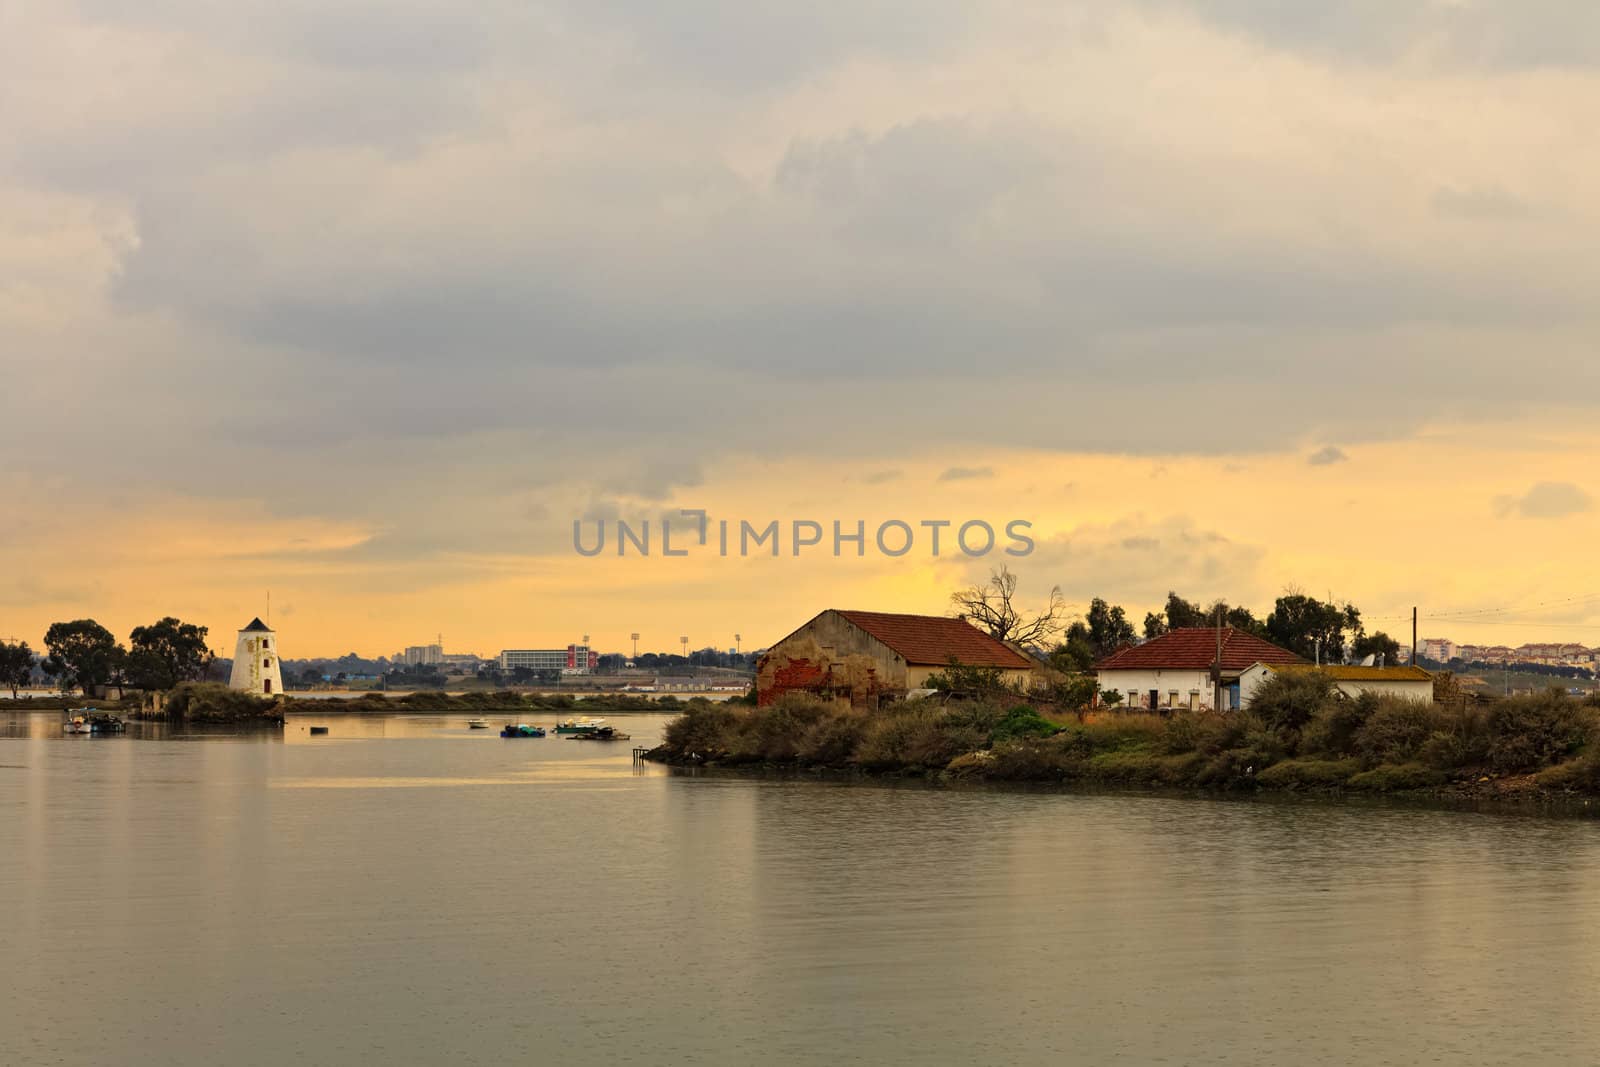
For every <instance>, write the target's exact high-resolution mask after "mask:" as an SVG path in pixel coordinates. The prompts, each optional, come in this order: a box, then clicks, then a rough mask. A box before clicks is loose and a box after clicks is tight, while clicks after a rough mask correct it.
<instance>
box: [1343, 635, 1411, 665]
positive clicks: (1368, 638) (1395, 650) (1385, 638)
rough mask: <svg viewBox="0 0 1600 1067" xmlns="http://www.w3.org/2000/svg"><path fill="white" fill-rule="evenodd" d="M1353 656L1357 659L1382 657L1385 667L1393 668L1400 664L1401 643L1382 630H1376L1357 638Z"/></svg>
mask: <svg viewBox="0 0 1600 1067" xmlns="http://www.w3.org/2000/svg"><path fill="white" fill-rule="evenodd" d="M1353 655H1354V656H1355V657H1356V659H1366V658H1367V657H1368V656H1382V657H1383V663H1384V666H1386V667H1393V666H1394V665H1395V664H1396V663H1399V662H1400V642H1399V641H1396V640H1395V639H1394V638H1392V637H1390V636H1389V635H1388V634H1386V633H1384V632H1383V631H1382V630H1375V631H1373V632H1372V633H1370V634H1362V635H1361V636H1360V637H1358V638H1356V643H1355V647H1354V649H1353Z"/></svg>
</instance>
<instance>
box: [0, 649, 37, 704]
mask: <svg viewBox="0 0 1600 1067" xmlns="http://www.w3.org/2000/svg"><path fill="white" fill-rule="evenodd" d="M32 678H33V649H31V648H29V647H28V642H26V641H18V642H17V643H16V644H14V645H8V644H4V643H0V686H9V687H10V688H11V698H12V699H13V700H15V699H16V696H17V690H18V689H21V688H22V687H23V686H25V685H27V684H28V682H29V681H30V680H31V679H32Z"/></svg>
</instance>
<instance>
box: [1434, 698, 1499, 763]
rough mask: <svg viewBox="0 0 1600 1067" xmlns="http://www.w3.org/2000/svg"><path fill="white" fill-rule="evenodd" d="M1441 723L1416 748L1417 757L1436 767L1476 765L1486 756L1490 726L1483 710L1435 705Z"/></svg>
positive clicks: (1471, 707)
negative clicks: (1419, 746)
mask: <svg viewBox="0 0 1600 1067" xmlns="http://www.w3.org/2000/svg"><path fill="white" fill-rule="evenodd" d="M1435 713H1436V714H1437V715H1438V718H1439V721H1440V723H1441V724H1442V725H1441V728H1440V729H1438V730H1435V731H1434V733H1433V735H1432V736H1431V737H1429V738H1428V740H1427V741H1425V742H1423V744H1422V747H1421V748H1420V749H1418V750H1417V759H1418V760H1419V761H1420V762H1421V763H1423V764H1425V765H1426V766H1429V767H1433V768H1434V769H1436V770H1441V771H1447V770H1454V769H1456V768H1459V767H1479V766H1482V765H1483V764H1484V763H1485V762H1487V760H1488V758H1489V728H1488V723H1487V722H1486V717H1485V716H1484V713H1483V709H1481V708H1478V707H1475V706H1469V705H1466V704H1462V705H1459V706H1458V707H1455V708H1436V709H1435Z"/></svg>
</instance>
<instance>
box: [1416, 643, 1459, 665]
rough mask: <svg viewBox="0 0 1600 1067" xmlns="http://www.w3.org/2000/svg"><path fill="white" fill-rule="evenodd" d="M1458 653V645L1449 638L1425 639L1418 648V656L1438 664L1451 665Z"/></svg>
mask: <svg viewBox="0 0 1600 1067" xmlns="http://www.w3.org/2000/svg"><path fill="white" fill-rule="evenodd" d="M1456 653H1457V645H1456V643H1455V642H1454V641H1452V640H1450V639H1449V638H1447V637H1424V638H1423V639H1422V642H1421V644H1420V645H1419V646H1418V647H1417V655H1419V656H1422V657H1423V658H1424V659H1431V660H1434V661H1435V662H1438V663H1449V662H1450V661H1451V660H1453V659H1455V658H1456Z"/></svg>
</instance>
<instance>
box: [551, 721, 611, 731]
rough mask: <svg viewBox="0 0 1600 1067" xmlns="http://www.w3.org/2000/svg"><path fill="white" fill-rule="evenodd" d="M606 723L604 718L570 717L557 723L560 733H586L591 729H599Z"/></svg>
mask: <svg viewBox="0 0 1600 1067" xmlns="http://www.w3.org/2000/svg"><path fill="white" fill-rule="evenodd" d="M605 724H606V721H605V720H604V719H568V720H567V721H565V722H558V723H556V733H558V734H586V733H588V732H589V731H591V730H598V729H600V728H601V727H602V726H604V725H605Z"/></svg>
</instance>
